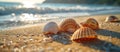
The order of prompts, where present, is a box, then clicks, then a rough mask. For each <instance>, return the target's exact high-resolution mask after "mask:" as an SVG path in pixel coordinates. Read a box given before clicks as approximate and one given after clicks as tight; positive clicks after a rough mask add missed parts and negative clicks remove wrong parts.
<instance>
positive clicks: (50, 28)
mask: <svg viewBox="0 0 120 52" xmlns="http://www.w3.org/2000/svg"><path fill="white" fill-rule="evenodd" d="M58 31H59V29H58V25H57V23H55V22H48V23H47V24H46V25H45V26H44V28H43V34H44V35H49V34H57V32H58Z"/></svg>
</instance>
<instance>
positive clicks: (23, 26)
mask: <svg viewBox="0 0 120 52" xmlns="http://www.w3.org/2000/svg"><path fill="white" fill-rule="evenodd" d="M109 15H119V13H117V14H115V13H114V14H96V15H85V16H74V17H73V16H72V17H68V18H78V17H81V18H82V17H89V16H109ZM65 18H66V17H64V18H63V19H65ZM60 20H62V19H51V20H48V21H44V22H41V23H35V24H26V25H21V26H15V27H7V28H3V29H2V28H1V29H0V31H5V30H11V29H17V28H25V27H32V26H38V25H40V24H45V23H47V22H49V21H55V22H57V23H58V22H60Z"/></svg>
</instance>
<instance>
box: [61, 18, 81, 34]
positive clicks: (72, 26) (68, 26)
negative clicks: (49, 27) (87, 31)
mask: <svg viewBox="0 0 120 52" xmlns="http://www.w3.org/2000/svg"><path fill="white" fill-rule="evenodd" d="M59 28H60V31H61V32H70V33H73V32H75V31H76V30H77V29H78V28H80V27H79V25H78V24H77V23H76V21H75V20H74V19H71V18H67V19H64V20H63V21H62V22H61V23H60V25H59Z"/></svg>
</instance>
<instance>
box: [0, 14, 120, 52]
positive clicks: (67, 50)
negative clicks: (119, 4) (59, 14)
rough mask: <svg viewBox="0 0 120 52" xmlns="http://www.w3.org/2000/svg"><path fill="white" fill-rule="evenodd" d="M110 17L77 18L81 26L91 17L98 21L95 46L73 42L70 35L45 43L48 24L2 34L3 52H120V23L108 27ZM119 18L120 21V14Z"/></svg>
mask: <svg viewBox="0 0 120 52" xmlns="http://www.w3.org/2000/svg"><path fill="white" fill-rule="evenodd" d="M107 16H109V15H95V16H83V17H74V19H75V20H76V22H77V23H78V24H79V23H80V22H82V21H84V20H85V19H87V18H89V17H92V18H95V19H96V20H97V21H98V23H99V26H100V29H99V30H96V32H97V33H98V39H97V40H96V41H94V42H85V43H76V42H72V41H71V40H70V37H71V36H70V35H72V34H70V33H59V34H56V35H54V36H53V37H54V38H58V39H51V41H44V40H43V39H45V38H46V37H45V36H43V34H42V32H41V31H42V28H43V26H44V25H45V23H42V24H37V25H33V26H28V27H20V28H15V29H10V30H4V31H0V52H106V51H107V52H119V51H120V22H114V23H105V22H104V21H105V17H107ZM115 16H117V17H118V18H119V19H120V15H119V14H116V15H115ZM57 23H58V24H59V22H57ZM59 37H61V39H60V38H59ZM63 37H66V38H63Z"/></svg>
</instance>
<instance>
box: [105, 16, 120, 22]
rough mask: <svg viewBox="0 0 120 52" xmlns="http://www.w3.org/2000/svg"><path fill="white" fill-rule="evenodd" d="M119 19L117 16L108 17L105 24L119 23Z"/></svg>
mask: <svg viewBox="0 0 120 52" xmlns="http://www.w3.org/2000/svg"><path fill="white" fill-rule="evenodd" d="M117 21H119V19H118V18H117V17H116V16H108V17H106V19H105V22H117Z"/></svg>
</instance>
